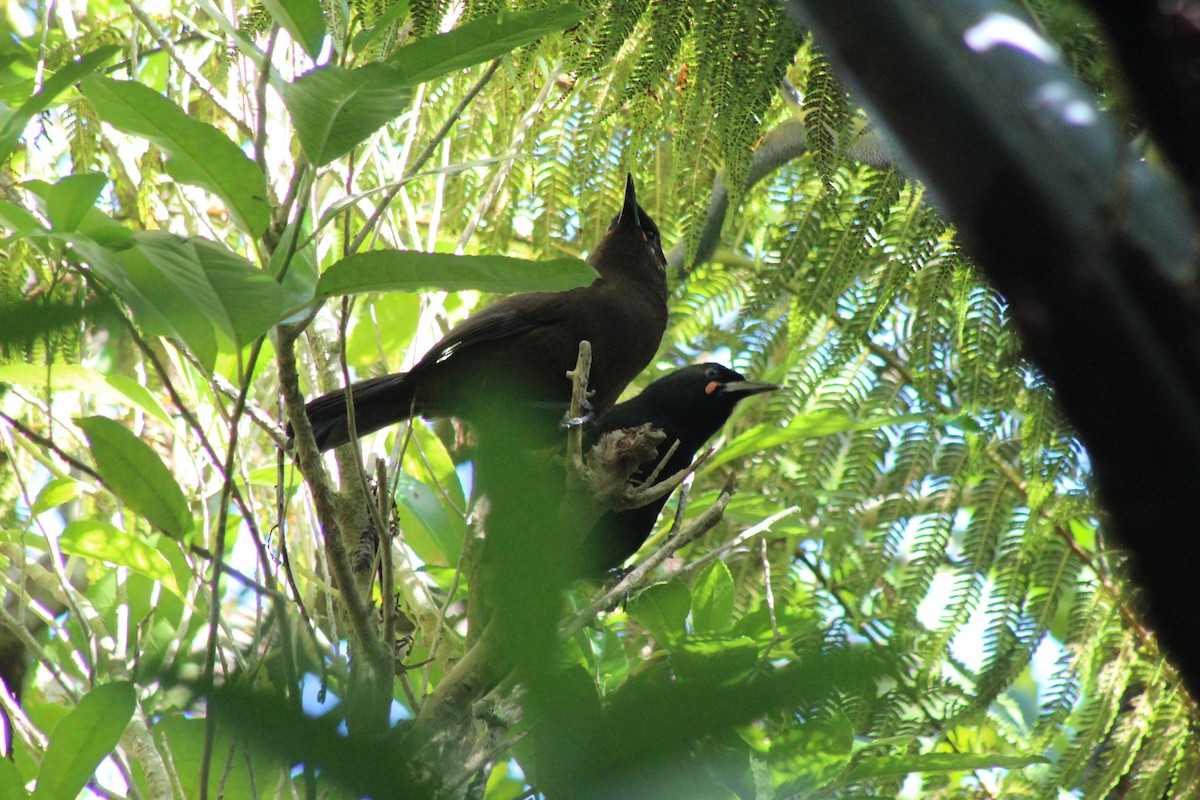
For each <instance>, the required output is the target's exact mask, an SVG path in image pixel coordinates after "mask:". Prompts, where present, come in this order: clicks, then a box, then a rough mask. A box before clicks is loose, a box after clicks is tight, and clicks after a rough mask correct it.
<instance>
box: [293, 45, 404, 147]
mask: <svg viewBox="0 0 1200 800" xmlns="http://www.w3.org/2000/svg"><path fill="white" fill-rule="evenodd" d="M283 102H284V104H285V105H286V106H287V109H288V112H289V113H291V115H292V124H293V125H294V126H295V128H296V135H297V136H298V137H299V138H300V146H301V147H303V148H304V154H305V155H306V156H308V160H309V161H311V162H312V163H313V165H314V166H318V167H322V166H324V165H326V164H328V163H329V162H330V161H333V160H334V159H335V158H340V157H341V156H344V155H346V153H349V152H350V151H351V150H353V149H354V148H355V147H357V146H358V145H359V144H361V143H362V142H363V141H364V140H366V138H367V137H368V136H370V135H371V134H372V133H374V132H375V131H377V130H379V129H380V128H382V127H383V126H384V125H386V124H387V123H389V122H391V121H392V120H394V119H395V118H396V117H398V116H400V115H401V114H403V113H404V112H405V111H407V110H408V108H409V105H410V104H411V103H412V83H411V82H410V81H409V80H408V79H407V78H405V76H404V75H403V74H402V73H401V72H400V71H399V70H397V69H395V68H393V67H389V66H387V65H386V64H367V65H366V66H364V67H359V68H358V69H345V68H344V67H338V66H333V65H331V66H326V67H318V68H316V69H314V70H310V71H309V72H306V73H304V74H303V75H301V76H300V77H299V78H297V79H296V80H295V81H294V82H293V83H291V84H290V85H288V86H285V87H284V90H283Z"/></svg>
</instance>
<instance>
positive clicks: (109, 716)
mask: <svg viewBox="0 0 1200 800" xmlns="http://www.w3.org/2000/svg"><path fill="white" fill-rule="evenodd" d="M136 704H137V693H136V692H135V691H134V688H133V684H132V683H129V682H127V681H117V682H114V683H106V684H104V685H102V686H97V687H96V688H95V689H92V690H91V691H90V692H88V693H87V694H86V695H84V697H83V699H82V700H80V701H79V705H77V706H76V707H75V708H74V710H72V711H71V713H69V714H67V716H65V717H63V718H62V719H61V720H60V721H59V723H58V724H57V725H55V726H54V733H53V734H51V736H50V747H49V748H48V749H47V750H46V756H45V758H43V759H42V766H41V769H40V770H39V771H38V781H37V788H36V789H34V790H33V797H32V800H75V797H76V796H77V795H78V794H79V793H80V792H81V791H83V788H84V787H85V786H86V785H87V782H88V781H89V780H91V777H92V775H93V774H94V773H95V772H96V767H98V766H99V765H100V762H101V761H102V760H103V759H104V757H105V756H107V755H108V754H109V753H111V752H112V750H113V748H114V747H116V746H117V743H118V742H119V741H120V740H121V735H122V734H123V733H125V727H126V726H127V725H128V724H129V720H130V719H131V718H132V717H133V711H134V707H135V706H136Z"/></svg>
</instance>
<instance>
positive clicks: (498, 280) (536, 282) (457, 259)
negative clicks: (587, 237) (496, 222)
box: [317, 250, 596, 297]
mask: <svg viewBox="0 0 1200 800" xmlns="http://www.w3.org/2000/svg"><path fill="white" fill-rule="evenodd" d="M595 278H596V271H595V270H594V269H592V267H591V265H590V264H588V263H587V262H586V261H580V260H579V259H577V258H556V259H553V260H550V261H530V260H527V259H523V258H509V257H508V256H456V255H451V254H450V253H418V252H414V251H409V250H372V251H370V252H367V253H357V254H355V255H352V256H347V257H346V258H343V259H342V260H341V261H339V262H337V263H336V264H334V265H333V266H331V267H330V268H329V269H327V270H326V271H325V274H323V275H322V276H321V280H320V281H319V282H318V283H317V295H318V296H319V297H330V296H333V295H342V294H355V293H356V292H424V291H431V290H438V289H440V290H444V291H448V292H461V291H464V290H467V289H474V290H476V291H480V292H494V293H496V294H512V293H515V292H561V291H565V290H567V289H574V288H575V287H577V286H586V285H588V284H589V283H591V282H592V281H593V280H595Z"/></svg>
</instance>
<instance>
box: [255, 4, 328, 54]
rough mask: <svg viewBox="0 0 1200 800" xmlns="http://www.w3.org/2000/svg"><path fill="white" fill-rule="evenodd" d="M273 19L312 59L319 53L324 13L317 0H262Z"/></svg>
mask: <svg viewBox="0 0 1200 800" xmlns="http://www.w3.org/2000/svg"><path fill="white" fill-rule="evenodd" d="M263 5H264V6H265V7H266V9H267V11H269V12H271V16H272V17H274V18H275V21H276V22H278V23H279V24H280V25H282V26H283V27H284V28H286V29H287V32H288V34H289V35H290V36H291V37H292V39H293V40H295V41H296V43H297V44H299V45H300V46H301V47H303V48H304V52H306V53H308V57H309V58H311V59H312V60H313V61H316V60H317V57H318V56H319V55H321V42H322V40H324V38H325V14H324V12H323V11H321V4H320V2H318V0H263Z"/></svg>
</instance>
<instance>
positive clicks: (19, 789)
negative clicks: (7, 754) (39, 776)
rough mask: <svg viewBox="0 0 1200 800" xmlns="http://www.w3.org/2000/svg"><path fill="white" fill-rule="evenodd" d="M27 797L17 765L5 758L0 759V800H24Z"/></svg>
mask: <svg viewBox="0 0 1200 800" xmlns="http://www.w3.org/2000/svg"><path fill="white" fill-rule="evenodd" d="M28 797H29V792H27V791H25V781H24V780H22V779H21V771H20V770H18V769H17V765H16V764H15V763H13V762H12V761H10V760H9V759H7V758H0V800H26V798H28Z"/></svg>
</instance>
